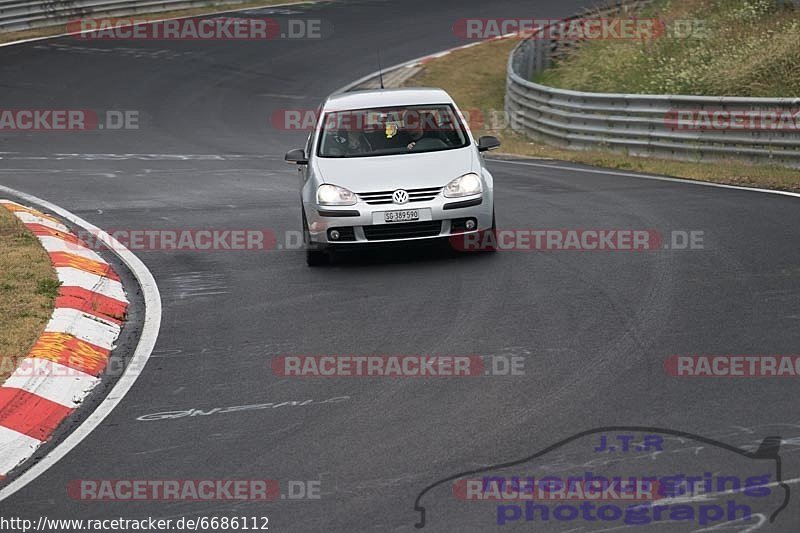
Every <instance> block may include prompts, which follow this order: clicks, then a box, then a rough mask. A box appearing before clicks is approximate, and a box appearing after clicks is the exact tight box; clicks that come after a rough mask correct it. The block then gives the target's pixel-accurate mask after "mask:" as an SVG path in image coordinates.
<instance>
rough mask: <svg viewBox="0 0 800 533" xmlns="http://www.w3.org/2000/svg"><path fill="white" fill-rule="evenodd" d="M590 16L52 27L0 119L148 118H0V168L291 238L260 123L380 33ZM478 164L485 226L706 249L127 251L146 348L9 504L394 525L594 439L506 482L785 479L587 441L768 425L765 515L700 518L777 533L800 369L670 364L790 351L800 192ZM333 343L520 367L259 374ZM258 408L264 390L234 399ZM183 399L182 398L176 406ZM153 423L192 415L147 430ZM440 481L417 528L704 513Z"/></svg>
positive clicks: (84, 200)
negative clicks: (269, 483)
mask: <svg viewBox="0 0 800 533" xmlns="http://www.w3.org/2000/svg"><path fill="white" fill-rule="evenodd" d="M590 3H591V2H580V1H576V0H558V1H555V0H541V1H523V0H500V1H491V2H489V1H475V0H460V1H457V2H456V1H440V2H431V1H422V0H407V1H402V2H399V1H374V2H372V1H353V2H342V3H326V2H321V3H317V4H307V5H298V6H293V7H291V8H285V9H286V10H285V11H282V10H279V11H274V10H269V9H264V10H251V11H247V12H244V13H238V14H237V16H253V17H256V16H262V17H278V18H280V17H301V18H302V17H312V18H319V19H322V20H325V21H327V23H329V24H331V25H332V27H333V28H334V31H333V32H332V34H331V35H329V36H328V37H327V38H326V39H325V40H324V41H322V42H321V41H316V40H311V39H308V40H291V39H285V40H281V39H278V40H274V41H270V42H258V41H255V42H247V41H229V42H221V41H81V40H79V39H76V38H71V37H61V38H57V39H52V40H46V41H39V42H31V43H26V44H22V45H16V46H11V47H6V48H2V49H0V72H1V73H2V75H0V94H2V107H4V108H34V109H35V108H49V109H62V108H63V109H85V108H91V109H98V110H107V109H116V110H120V109H121V110H137V111H138V113H139V117H140V118H139V128H138V129H136V130H121V131H108V130H96V131H91V132H79V133H78V132H74V133H68V132H61V133H58V132H27V133H25V132H19V133H10V132H3V133H2V135H1V136H0V152H2V154H0V156H2V159H0V184H2V185H5V186H7V187H11V188H13V189H16V190H19V191H24V192H26V193H29V194H33V195H36V196H38V197H41V198H44V199H47V200H49V201H52V202H54V203H56V204H58V205H60V206H62V207H64V208H66V209H68V210H70V211H72V212H73V213H75V214H77V215H78V216H81V217H83V218H85V219H86V220H88V221H90V222H91V223H93V224H95V225H97V226H99V227H101V228H104V229H109V230H110V229H141V230H144V229H185V228H188V229H203V228H226V229H247V230H251V229H258V230H269V231H270V232H273V233H274V234H275V235H277V236H278V242H279V243H283V236H284V235H286V232H296V231H297V230H299V228H300V212H299V197H298V176H297V173H296V171H295V169H294V168H293V167H291V166H288V165H286V164H285V163H284V162H283V154H284V153H285V152H286V151H287V150H289V149H292V148H299V147H302V146H303V143H304V142H305V137H306V133H304V132H302V131H284V130H281V129H279V128H275V127H274V126H273V124H272V121H271V117H272V116H273V114H274V113H276V112H280V111H281V110H284V109H314V108H316V106H317V105H318V104H319V102H320V101H321V100H322V99H323V98H324V97H325V96H326V95H327V94H329V93H330V92H332V91H333V90H335V89H337V88H338V87H341V86H343V85H345V84H347V83H348V82H350V81H352V80H354V79H356V78H359V77H361V76H363V75H365V74H368V73H369V72H371V71H374V70H375V68H376V59H375V50H376V48H377V47H380V49H381V54H382V59H383V62H384V64H385V65H392V64H396V63H400V62H402V61H407V60H410V59H413V58H415V57H419V56H423V55H426V54H430V53H434V52H437V51H439V50H443V49H446V48H449V47H453V46H457V45H459V44H463V43H464V41H461V40H459V39H458V38H457V37H456V36H455V35H454V34H453V31H452V26H453V23H454V21H455V20H456V19H459V18H465V17H476V18H481V17H485V18H489V17H566V16H569V15H572V14H574V13H576V12H578V10H579V9H580V8H581V7H583V6H586V5H589V4H590ZM465 68H469V66H468V65H465ZM489 167H490V170H491V171H492V173H493V175H494V181H495V201H496V210H497V220H498V227H499V228H500V229H511V230H524V229H528V228H539V229H547V228H551V229H566V228H582V229H590V228H597V229H617V230H620V229H634V230H656V231H659V232H661V234H662V235H664V236H665V239H666V240H665V243H668V242H669V241H670V239H671V238H672V235H673V233H672V232H695V234H700V233H697V232H701V234H702V247H701V248H699V249H677V250H676V249H659V250H651V251H647V252H636V251H629V252H621V251H603V252H592V251H566V250H565V251H538V252H498V253H495V254H458V253H454V252H451V251H449V250H446V249H445V250H443V249H429V248H416V247H415V248H403V249H400V250H383V249H381V250H375V251H368V252H362V253H355V254H350V255H347V256H345V257H342V258H341V260H339V261H337V262H336V263H335V264H334V265H332V266H329V267H325V268H313V269H312V268H308V267H307V266H306V264H305V261H304V256H303V251H302V250H299V249H291V250H287V249H277V248H276V249H274V250H271V251H266V252H253V251H230V252H219V251H218V252H202V251H194V252H191V251H159V250H153V251H138V252H136V253H137V255H138V256H139V257H140V258H141V259H142V260H143V261H144V263H145V264H146V265H147V267H148V268H149V269H150V271H151V272H152V273H153V275H154V277H155V279H156V282H157V283H158V287H159V289H160V291H161V297H162V302H163V320H162V324H161V332H160V335H159V338H158V342H157V345H156V348H155V350H154V352H153V354H152V357H151V358H150V360H149V362H148V364H147V365H146V367H145V368H144V369H143V370H142V372H141V375H140V377H139V379H138V380H137V382H136V384H135V385H134V387H133V388H132V389H131V391H130V392H129V393H128V394H127V396H125V398H124V399H123V400H122V401H121V402H120V403H119V405H118V406H117V407H116V409H115V410H114V411H113V412H112V413H111V415H110V416H109V417H108V418H107V419H106V420H105V421H104V422H103V423H102V424H101V425H100V427H98V428H97V429H96V430H95V431H94V432H92V433H91V434H90V435H89V436H88V437H87V438H85V439H84V440H83V441H82V442H81V443H80V444H79V445H78V446H77V447H75V448H74V449H73V450H72V451H71V452H70V453H69V454H67V455H66V456H65V457H64V458H63V459H61V460H60V461H59V462H58V463H57V464H55V465H54V466H53V467H51V468H50V469H49V470H47V471H46V472H44V473H43V474H42V475H40V476H39V477H37V478H36V479H35V480H33V481H32V482H31V483H29V484H27V485H26V486H25V487H23V488H22V489H21V490H19V491H18V492H16V493H15V494H13V495H12V496H10V497H9V498H7V499H5V500H3V501H2V502H0V507H2V509H3V515H12V516H17V517H23V518H28V519H32V520H37V519H38V518H39V517H41V516H47V517H50V518H75V519H80V518H99V519H111V518H118V517H123V518H145V517H156V518H163V519H173V520H174V519H179V518H181V517H191V518H199V517H203V516H226V517H233V516H240V517H245V516H246V517H262V516H265V517H268V519H269V529H270V530H271V531H298V532H302V531H342V532H345V531H412V530H414V525H415V523H418V522H419V520H420V513H419V512H418V510H415V501H416V500H417V497H418V495H420V492H421V491H423V489H425V488H426V487H428V486H431V485H433V484H435V483H436V482H437V481H440V480H445V479H447V478H448V476H453V475H458V474H459V473H464V472H468V471H470V470H473V469H488V470H487V471H491V472H493V473H497V472H501V470H496V469H495V470H493V469H494V468H496V466H495V465H498V464H500V463H506V462H512V461H515V460H521V459H523V458H526V457H529V456H531V455H534V454H535V453H536V452H538V451H540V450H544V449H546V448H547V447H548V446H551V445H553V444H555V443H557V442H559V441H562V440H563V439H567V438H569V437H570V436H573V435H576V434H578V433H580V432H582V431H588V430H595V429H596V430H597V431H598V432H599V434H595V435H587V436H584V437H582V438H581V439H578V440H577V441H572V442H570V443H569V444H566V445H565V446H563V447H561V448H558V449H554V450H552V451H550V452H547V453H546V454H545V455H544V456H542V457H539V458H537V459H532V460H531V461H532V463H535V464H531V463H529V464H527V465H525V464H523V465H517V466H513V465H512V466H511V467H506V468H510V470H502V472H501V473H500V474H498V475H518V474H521V473H522V472H523V470H524V472H526V473H531V472H535V473H536V475H542V473H543V472H547V473H548V474H550V475H555V476H562V477H563V476H566V475H567V473H573V472H580V473H581V474H583V473H584V472H585V471H586V470H591V471H593V472H595V473H596V472H600V471H603V468H604V467H607V466H608V467H609V468H610V467H611V466H613V467H614V468H617V469H625V472H626V474H628V475H636V476H644V475H646V474H652V473H654V472H656V473H659V474H665V475H666V474H670V473H671V474H676V473H688V472H700V475H703V472H710V473H711V474H713V475H715V476H716V475H722V474H726V475H730V476H740V477H742V478H744V477H745V476H750V475H756V474H766V473H770V475H771V476H772V477H771V478H770V481H771V482H773V483H775V482H777V477H776V473H775V467H774V464H772V463H771V462H770V465H771V466H768V467H764V466H763V465H761V466H758V465H755V464H754V463H758V460H754V459H757V458H754V457H745V456H744V455H741V454H737V453H734V452H733V451H732V450H730V449H726V448H724V447H719V446H715V445H713V444H711V443H708V442H706V443H698V441H694V440H692V438H691V437H688V436H683V437H680V436H675V435H671V436H667V437H665V438H664V441H663V449H661V448H659V449H650V450H647V449H636V450H631V451H630V452H624V453H623V452H621V451H620V450H619V449H618V450H617V453H616V454H613V453H612V454H611V455H603V456H601V455H600V453H601V452H598V451H595V448H597V447H598V445H599V443H600V442H601V441H600V440H599V436H600V435H605V436H607V437H608V439H609V440H612V439H616V437H612V435H611V434H612V433H614V435H615V436H616V435H618V434H623V435H624V434H634V435H639V436H641V435H642V434H657V433H658V432H657V431H656V430H651V431H628V430H611V429H603V428H608V427H611V426H615V427H616V426H641V427H650V428H662V429H663V430H665V431H667V430H669V431H675V432H686V433H689V434H692V435H697V436H702V437H705V438H707V439H714V440H715V441H719V442H721V443H727V444H729V445H730V446H732V447H738V448H740V449H742V450H745V451H746V450H750V451H753V450H755V449H756V448H758V446H759V445H760V443H761V442H762V441H763V439H765V438H766V437H773V436H777V437H780V438H781V439H782V445H781V446H780V451H779V454H780V458H781V460H782V461H781V465H780V466H781V471H780V473H781V478H782V480H783V481H784V482H786V487H787V488H788V489H790V491H791V498H790V499H789V503H788V506H786V507H785V508H782V510H781V511H780V513H779V514H778V516H777V518H775V521H774V522H772V523H770V522H769V521H768V520H769V518H770V516H771V514H772V513H773V512H774V511H775V510H776V509H778V508H780V507H782V505H783V504H784V503H785V502H784V492H785V491H783V490H781V487H780V486H778V485H777V484H774V485H772V493H771V495H770V496H769V497H765V498H761V499H759V498H750V500H755V501H750V502H749V503H747V504H748V505H751V507H752V509H753V513H756V514H757V516H756V517H755V518H754V519H752V520H751V521H750V522H748V523H736V524H731V525H729V526H727V527H726V528H723V527H722V526H719V524H720V523H722V522H723V521H722V520H717V521H716V522H715V523H714V524H716V525H717V528H718V529H717V530H723V529H724V530H726V531H745V530H746V531H752V530H763V531H781V532H784V531H785V532H791V531H798V529H799V528H800V510H798V509H800V503H798V502H800V499H798V498H800V496H795V491H796V490H797V489H798V486H797V483H796V481H797V478H800V457H799V456H798V453H797V452H798V450H800V409H799V407H800V399H798V387H797V378H796V377H795V378H744V379H722V378H719V379H705V378H678V377H672V376H670V375H669V374H668V373H667V372H666V371H665V366H664V362H665V360H667V358H668V357H670V356H672V355H676V354H698V355H701V354H755V355H764V354H792V353H795V354H796V353H797V347H798V331H799V330H800V306H799V305H798V304H800V247H798V243H800V209H798V204H797V199H796V198H792V197H789V196H779V195H773V194H763V193H756V192H749V191H743V190H735V189H724V188H716V187H708V186H701V185H693V184H685V183H677V182H672V181H660V180H652V179H641V178H637V177H634V176H630V175H618V174H615V173H614V172H612V171H601V172H596V171H593V169H589V168H587V167H579V166H575V165H567V164H563V163H559V162H548V161H514V162H508V161H492V162H490V163H489ZM325 354H362V355H363V354H383V355H391V354H406V355H413V354H443V355H445V354H446V355H473V356H480V357H482V358H484V360H485V361H487V368H491V367H492V365H493V364H499V363H493V362H492V361H494V360H495V359H497V358H498V357H499V360H501V361H512V360H515V361H522V365H523V367H522V371H521V372H519V371H518V372H515V373H508V375H483V376H478V377H470V378H461V379H460V378H413V379H412V378H408V379H391V378H355V377H354V378H330V379H307V378H296V377H284V376H279V375H276V374H275V373H274V372H273V370H272V367H271V361H272V359H273V358H274V357H276V356H280V355H325ZM500 366H502V364H500ZM501 370H502V369H501ZM498 372H500V373H502V372H501V371H498ZM307 400H313V401H312V402H307ZM291 402H295V404H292V403H291ZM301 403H302V405H301ZM255 404H259V405H261V404H270V405H269V406H265V407H263V408H249V409H238V410H237V409H228V408H231V407H234V406H245V405H247V406H252V405H255ZM192 409H196V410H200V411H201V413H197V412H196V411H192V413H194V414H193V415H191V416H190V415H189V414H187V413H186V412H187V411H189V410H192ZM164 412H168V413H173V415H174V414H175V413H180V412H183V413H184V414H183V415H177V416H173V415H168V416H152V415H153V414H154V413H164ZM148 415H151V416H148ZM665 435H667V434H666V433H665ZM614 441H615V442H616V440H614ZM52 448H53V447H52V446H51V447H50V449H52ZM655 452H658V453H655ZM626 453H627V454H629V455H625V454H626ZM768 455H769V454H765V455H764V457H762V458H761V459H764V458H766V457H767V456H768ZM599 457H603V458H606V459H607V458H609V457H614V458H616V462H614V461H612V463H613V464H611V463H609V461H607V460H605V461H604V460H598V458H599ZM537 461H538V462H537ZM768 462H769V461H768ZM523 466H524V467H525V468H524V469H523ZM765 468H766V470H765ZM515 469H516V470H515ZM479 475H481V474H479ZM82 479H83V480H86V479H89V480H120V479H138V480H255V479H273V480H278V481H279V482H280V484H281V490H282V491H283V492H284V493H285V489H286V487H288V486H289V485H290V482H291V481H302V482H307V481H312V480H313V481H316V482H318V483H317V484H311V485H308V484H306V485H305V488H306V489H308V488H309V487H318V490H319V498H312V499H309V498H298V499H294V498H292V497H289V495H287V494H284V496H286V497H285V498H277V499H275V500H274V501H270V502H263V501H235V500H227V501H226V500H222V501H213V502H207V501H204V502H195V501H163V500H152V499H151V500H136V501H82V500H80V499H79V498H78V499H76V498H73V497H71V495H70V494H68V491H67V487H68V486H69V484H70V482H72V481H73V480H82ZM450 485H452V481H445V482H444V483H443V484H439V485H437V486H435V487H434V488H432V489H431V490H429V491H427V492H426V493H425V494H424V495H423V496H422V498H421V504H422V505H423V506H424V507H425V509H426V522H425V529H426V530H430V531H487V530H495V529H497V530H501V531H502V530H507V529H510V528H513V529H514V530H517V529H520V530H521V529H526V530H536V531H538V530H541V531H600V530H610V529H612V528H618V527H621V528H628V527H636V528H643V529H644V530H646V531H695V530H698V531H699V530H701V529H703V528H704V527H711V526H712V525H714V524H711V525H705V526H704V525H701V524H700V523H699V522H698V520H697V519H696V518H695V519H694V520H684V521H680V520H673V521H660V522H657V523H650V524H649V525H633V524H625V523H623V522H621V521H604V520H603V519H595V520H588V519H584V518H581V517H578V518H574V519H567V518H564V519H562V520H560V521H557V520H555V519H553V517H552V516H551V520H550V521H548V522H544V521H541V520H538V521H531V520H528V519H527V517H526V515H525V510H524V509H523V508H524V506H525V504H524V503H519V502H518V503H519V505H520V510H521V514H516V513H517V510H515V509H512V508H511V507H507V508H503V509H498V505H496V504H495V503H492V502H461V501H459V500H458V498H453V490H452V487H451V486H450ZM294 486H295V487H296V486H298V485H297V484H295V485H294ZM306 492H308V490H306ZM787 494H788V492H787ZM726 499H728V498H722V500H720V501H722V502H723V503H721V504H720V505H722V506H723V507H724V506H725V505H726V504H725V503H724V500H726ZM695 503H696V502H695ZM743 503H746V502H743ZM726 512H728V509H727V508H726ZM503 516H504V517H505V518H503V519H502V520H501V518H502V517H503ZM564 516H565V517H566V516H567V515H566V514H565V515H564ZM514 517H516V518H514ZM537 519H538V515H537ZM259 520H260V518H259ZM503 520H505V521H506V523H505V524H501V523H500V522H502V521H503ZM259 525H261V523H260V522H259ZM65 530H67V529H65Z"/></svg>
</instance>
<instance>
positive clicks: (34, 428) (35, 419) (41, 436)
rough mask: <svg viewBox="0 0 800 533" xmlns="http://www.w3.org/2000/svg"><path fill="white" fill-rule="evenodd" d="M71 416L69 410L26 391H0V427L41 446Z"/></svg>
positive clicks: (1, 389) (5, 388) (0, 388)
mask: <svg viewBox="0 0 800 533" xmlns="http://www.w3.org/2000/svg"><path fill="white" fill-rule="evenodd" d="M71 412H72V409H70V408H69V407H64V406H63V405H60V404H57V403H55V402H51V401H50V400H48V399H46V398H42V397H41V396H38V395H36V394H32V393H30V392H28V391H25V390H22V389H14V388H11V387H0V426H5V427H7V428H9V429H13V430H14V431H17V432H19V433H22V434H23V435H27V436H29V437H32V438H34V439H38V440H40V441H42V442H44V441H45V440H47V439H48V438H49V437H50V435H51V434H52V433H53V431H55V429H56V428H57V427H58V425H59V424H60V423H61V421H62V420H64V419H65V418H66V417H67V416H69V414H70V413H71ZM3 455H5V453H3Z"/></svg>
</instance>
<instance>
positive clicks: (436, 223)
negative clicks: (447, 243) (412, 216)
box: [364, 220, 442, 241]
mask: <svg viewBox="0 0 800 533" xmlns="http://www.w3.org/2000/svg"><path fill="white" fill-rule="evenodd" d="M441 231H442V221H441V220H432V221H429V222H403V223H397V224H376V225H374V226H364V236H365V237H366V238H367V240H369V241H387V240H391V239H411V238H414V237H435V236H436V235H439V233H441Z"/></svg>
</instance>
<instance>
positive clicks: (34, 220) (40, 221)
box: [14, 211, 69, 232]
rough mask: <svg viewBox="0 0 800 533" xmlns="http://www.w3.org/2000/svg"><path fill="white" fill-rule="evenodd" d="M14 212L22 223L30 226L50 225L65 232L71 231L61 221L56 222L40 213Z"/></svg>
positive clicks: (49, 226)
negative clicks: (39, 214)
mask: <svg viewBox="0 0 800 533" xmlns="http://www.w3.org/2000/svg"><path fill="white" fill-rule="evenodd" d="M14 214H15V215H17V218H18V219H20V220H21V221H22V223H23V224H25V225H26V226H28V227H31V226H33V225H38V226H44V227H48V228H51V229H54V230H57V231H65V232H66V231H69V230H68V229H67V227H66V226H65V225H64V224H62V223H60V222H54V221H52V220H50V219H48V218H44V217H41V216H38V215H32V214H30V213H28V212H25V211H17V212H16V213H14Z"/></svg>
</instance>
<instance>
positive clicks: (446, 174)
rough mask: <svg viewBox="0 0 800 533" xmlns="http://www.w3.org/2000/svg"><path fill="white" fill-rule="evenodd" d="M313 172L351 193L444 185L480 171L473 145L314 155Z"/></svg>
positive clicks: (324, 180) (321, 179)
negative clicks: (357, 154) (370, 154)
mask: <svg viewBox="0 0 800 533" xmlns="http://www.w3.org/2000/svg"><path fill="white" fill-rule="evenodd" d="M314 165H315V169H314V170H315V172H316V174H317V176H319V177H320V181H321V182H324V183H332V184H334V185H339V186H341V187H346V188H348V189H350V190H351V191H353V192H356V193H363V192H372V191H393V190H395V189H421V188H425V187H443V186H445V185H447V184H448V183H449V182H450V180H452V179H454V178H457V177H459V176H461V175H463V174H466V173H467V172H479V169H480V161H478V155H477V153H476V151H475V148H474V147H472V146H468V147H466V148H458V149H455V150H442V151H439V152H427V153H421V154H401V155H384V156H374V157H351V158H320V157H318V158H315V159H314Z"/></svg>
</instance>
